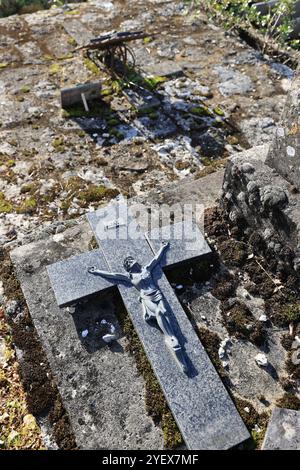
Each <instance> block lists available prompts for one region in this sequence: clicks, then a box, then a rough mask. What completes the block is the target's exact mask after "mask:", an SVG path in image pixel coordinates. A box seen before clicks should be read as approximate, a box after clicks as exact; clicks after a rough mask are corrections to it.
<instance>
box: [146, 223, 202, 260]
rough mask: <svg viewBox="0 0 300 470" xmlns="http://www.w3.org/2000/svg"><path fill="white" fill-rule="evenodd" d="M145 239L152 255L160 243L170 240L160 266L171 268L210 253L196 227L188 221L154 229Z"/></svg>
mask: <svg viewBox="0 0 300 470" xmlns="http://www.w3.org/2000/svg"><path fill="white" fill-rule="evenodd" d="M146 238H147V240H148V241H149V244H150V246H151V248H152V251H153V252H154V253H156V252H157V251H158V250H159V248H160V244H161V241H163V240H170V249H169V250H168V251H167V253H166V255H165V257H164V259H163V260H162V266H167V267H173V266H175V265H176V264H178V263H182V262H184V261H192V260H193V261H195V260H196V259H197V258H200V257H201V256H204V255H208V254H209V253H211V249H210V247H209V245H208V243H207V241H206V240H205V238H204V236H203V234H202V232H201V231H200V230H199V228H198V226H197V225H196V224H195V223H192V224H191V223H190V222H188V221H186V222H185V223H182V222H178V223H176V224H173V225H165V226H163V227H160V228H156V229H154V230H152V231H151V232H150V233H148V234H146Z"/></svg>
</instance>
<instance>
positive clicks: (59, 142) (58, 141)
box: [52, 137, 65, 152]
mask: <svg viewBox="0 0 300 470" xmlns="http://www.w3.org/2000/svg"><path fill="white" fill-rule="evenodd" d="M52 147H53V148H54V149H55V151H56V152H64V150H65V140H64V138H63V137H56V138H55V139H54V140H53V141H52Z"/></svg>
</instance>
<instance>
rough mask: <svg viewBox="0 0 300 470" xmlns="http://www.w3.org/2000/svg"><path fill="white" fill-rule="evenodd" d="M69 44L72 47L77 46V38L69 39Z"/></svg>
mask: <svg viewBox="0 0 300 470" xmlns="http://www.w3.org/2000/svg"><path fill="white" fill-rule="evenodd" d="M67 43H68V44H70V45H71V46H74V47H75V46H77V41H76V39H75V38H72V37H69V38H68V41H67Z"/></svg>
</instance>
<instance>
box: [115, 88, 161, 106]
mask: <svg viewBox="0 0 300 470" xmlns="http://www.w3.org/2000/svg"><path fill="white" fill-rule="evenodd" d="M123 94H124V95H125V96H126V98H127V99H128V101H129V102H130V103H131V105H132V106H134V108H135V109H136V110H137V111H139V112H142V111H146V110H149V109H152V108H158V107H159V106H160V104H161V102H160V100H159V99H158V98H157V97H156V96H155V95H153V93H150V92H149V91H147V90H145V89H143V88H137V87H136V88H131V89H129V90H126V89H125V90H123Z"/></svg>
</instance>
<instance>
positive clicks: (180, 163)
mask: <svg viewBox="0 0 300 470" xmlns="http://www.w3.org/2000/svg"><path fill="white" fill-rule="evenodd" d="M190 166H191V163H190V162H188V161H184V160H177V162H176V163H175V168H176V170H179V171H182V170H187V169H188V168H190Z"/></svg>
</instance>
